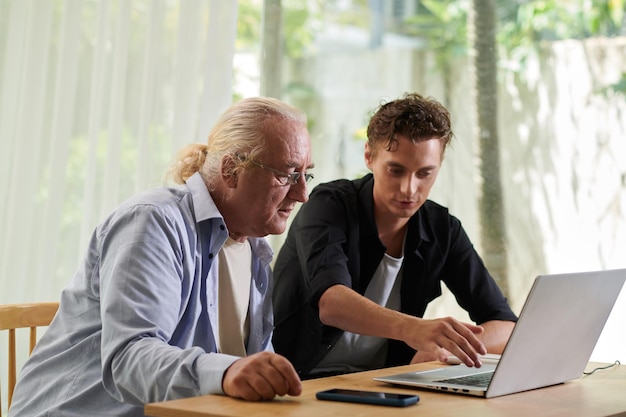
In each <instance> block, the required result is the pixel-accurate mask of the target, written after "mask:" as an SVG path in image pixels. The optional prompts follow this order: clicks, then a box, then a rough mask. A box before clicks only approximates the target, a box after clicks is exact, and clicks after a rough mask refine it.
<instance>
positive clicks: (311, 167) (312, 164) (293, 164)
mask: <svg viewBox="0 0 626 417" xmlns="http://www.w3.org/2000/svg"><path fill="white" fill-rule="evenodd" d="M287 166H288V167H290V168H294V169H295V168H297V167H298V164H296V163H289V164H287ZM313 168H315V164H314V163H312V162H311V163H310V164H309V165H308V166H307V167H306V168H305V170H309V169H313Z"/></svg>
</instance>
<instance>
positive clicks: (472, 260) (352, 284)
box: [273, 174, 517, 377]
mask: <svg viewBox="0 0 626 417" xmlns="http://www.w3.org/2000/svg"><path fill="white" fill-rule="evenodd" d="M373 186H374V178H373V176H372V175H371V174H368V175H366V176H365V177H363V178H361V179H358V180H354V181H349V180H337V181H333V182H330V183H326V184H321V185H318V186H317V187H315V189H314V190H313V191H312V193H311V195H310V198H309V201H308V202H307V203H305V204H303V205H302V207H301V208H300V211H299V212H298V214H297V215H296V217H295V218H294V220H293V223H292V225H291V227H290V229H289V232H288V234H287V239H286V241H285V244H284V245H283V247H282V248H281V250H280V251H279V253H278V256H277V258H276V264H275V267H274V275H275V286H274V291H273V303H274V316H275V326H276V328H275V330H274V336H273V344H274V349H275V350H276V352H277V353H280V354H282V355H284V356H285V357H287V358H288V359H289V360H290V361H291V362H292V363H293V365H294V367H295V368H296V370H297V371H298V373H299V374H300V376H301V377H306V376H307V375H308V374H309V372H310V371H311V370H312V369H313V368H314V367H315V366H316V365H317V364H318V363H319V362H320V361H321V359H322V358H323V357H324V356H325V355H326V352H328V351H329V350H330V348H331V347H332V346H333V344H334V343H335V342H336V341H337V340H338V339H339V337H340V336H341V334H342V332H343V331H342V330H340V329H337V328H335V327H330V326H325V325H323V324H322V323H321V322H320V320H319V312H318V301H319V299H320V297H321V295H322V294H323V293H324V291H326V289H328V288H329V287H331V286H333V285H336V284H342V285H345V286H347V287H349V288H352V289H353V290H355V291H357V292H358V293H359V294H364V293H365V290H366V288H367V285H368V284H369V282H370V280H371V279H372V276H373V275H374V272H375V271H376V268H377V267H378V264H379V263H380V261H381V259H382V257H383V255H384V253H385V247H384V246H383V244H382V243H381V241H380V239H379V237H378V231H377V228H376V223H375V221H374V202H373ZM442 281H443V282H444V283H445V284H446V286H447V287H448V288H449V289H450V291H451V292H452V293H453V294H454V295H455V297H456V299H457V301H458V303H459V305H460V306H461V307H462V308H464V309H465V310H466V311H467V312H468V313H469V315H470V318H471V319H472V320H473V321H474V322H476V323H478V324H480V323H484V322H486V321H489V320H510V321H516V320H517V317H516V316H515V314H514V313H513V312H512V311H511V309H510V307H509V305H508V303H507V300H506V299H505V298H504V296H503V294H502V292H501V291H500V289H499V288H498V286H497V285H496V283H495V281H494V280H493V278H492V277H491V275H489V272H488V271H487V269H486V268H485V266H484V264H483V262H482V260H481V259H480V257H479V256H478V254H477V253H476V251H475V250H474V247H473V245H472V243H471V242H470V240H469V238H468V236H467V234H466V233H465V231H464V230H463V227H462V226H461V222H460V221H459V220H458V219H457V218H455V217H454V216H452V215H450V214H449V212H448V210H447V209H446V208H445V207H442V206H440V205H438V204H436V203H434V202H432V201H430V200H427V201H426V202H425V203H424V205H423V206H422V207H421V208H420V209H419V210H418V211H417V213H416V214H414V215H413V216H412V217H411V218H410V219H409V224H408V230H407V235H406V241H405V246H404V261H403V273H402V286H401V307H400V311H401V312H403V313H406V314H410V315H413V316H416V317H422V316H423V314H424V311H425V310H426V306H427V305H428V303H429V302H430V301H432V300H434V299H435V298H437V297H438V296H440V295H441V282H442ZM414 354H415V350H414V349H412V348H411V347H409V346H408V345H407V344H405V343H404V342H401V341H397V340H390V341H389V346H388V350H387V360H386V366H394V365H401V364H407V363H409V362H410V360H411V358H412V357H413V355H414Z"/></svg>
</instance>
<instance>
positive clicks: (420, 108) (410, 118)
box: [367, 93, 454, 155]
mask: <svg viewBox="0 0 626 417" xmlns="http://www.w3.org/2000/svg"><path fill="white" fill-rule="evenodd" d="M396 134H399V135H402V136H405V137H407V138H408V139H410V140H411V141H412V142H413V143H417V142H421V141H425V140H429V139H438V140H439V141H440V142H441V149H442V155H443V153H444V152H445V150H446V147H447V146H448V144H449V143H450V141H451V140H452V137H453V136H454V134H453V132H452V128H451V124H450V113H449V112H448V110H447V109H446V108H445V107H444V106H443V105H442V104H441V103H439V102H438V101H437V100H435V99H433V98H431V97H424V96H421V95H420V94H417V93H406V94H404V95H403V96H402V98H399V99H397V100H394V101H390V102H388V103H384V104H381V105H380V106H379V107H378V109H377V110H376V112H375V113H374V115H373V116H372V118H371V119H370V122H369V125H368V126H367V143H368V145H369V147H370V149H371V150H372V152H373V153H374V152H376V151H377V150H378V149H379V147H381V146H384V147H385V149H386V150H388V151H392V150H393V149H394V147H395V146H396V145H397V138H396Z"/></svg>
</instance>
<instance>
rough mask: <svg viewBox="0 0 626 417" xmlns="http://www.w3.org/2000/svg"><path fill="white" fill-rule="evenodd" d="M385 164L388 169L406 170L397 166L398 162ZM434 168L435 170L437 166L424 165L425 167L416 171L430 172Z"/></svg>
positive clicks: (399, 165)
mask: <svg viewBox="0 0 626 417" xmlns="http://www.w3.org/2000/svg"><path fill="white" fill-rule="evenodd" d="M386 164H387V166H388V167H392V168H402V169H408V168H407V167H405V166H404V165H402V164H399V163H398V162H394V161H389V162H387V163H386ZM436 168H437V165H426V166H425V167H421V168H419V169H418V171H428V170H432V169H436Z"/></svg>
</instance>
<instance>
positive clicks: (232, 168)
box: [220, 155, 238, 188]
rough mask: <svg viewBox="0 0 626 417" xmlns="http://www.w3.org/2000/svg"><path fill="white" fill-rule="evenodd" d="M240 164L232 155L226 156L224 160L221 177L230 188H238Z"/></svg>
mask: <svg viewBox="0 0 626 417" xmlns="http://www.w3.org/2000/svg"><path fill="white" fill-rule="evenodd" d="M237 170H238V164H237V162H236V161H235V159H234V157H233V156H232V155H224V157H223V158H222V166H221V171H220V173H221V175H222V181H224V184H226V186H227V187H229V188H237V180H238V177H237V174H238V172H237Z"/></svg>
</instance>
